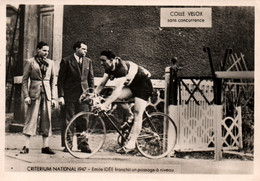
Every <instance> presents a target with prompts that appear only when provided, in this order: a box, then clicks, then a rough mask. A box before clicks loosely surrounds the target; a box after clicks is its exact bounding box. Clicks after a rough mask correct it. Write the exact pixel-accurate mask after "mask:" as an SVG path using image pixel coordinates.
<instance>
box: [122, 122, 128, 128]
mask: <svg viewBox="0 0 260 181" xmlns="http://www.w3.org/2000/svg"><path fill="white" fill-rule="evenodd" d="M129 127H130V125H129V124H128V123H127V122H124V124H123V125H121V126H120V128H121V129H128V128H129Z"/></svg>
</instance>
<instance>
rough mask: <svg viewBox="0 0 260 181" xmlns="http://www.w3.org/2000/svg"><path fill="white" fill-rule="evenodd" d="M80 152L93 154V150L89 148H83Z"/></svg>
mask: <svg viewBox="0 0 260 181" xmlns="http://www.w3.org/2000/svg"><path fill="white" fill-rule="evenodd" d="M80 150H81V152H84V153H91V149H90V148H89V146H81V147H80Z"/></svg>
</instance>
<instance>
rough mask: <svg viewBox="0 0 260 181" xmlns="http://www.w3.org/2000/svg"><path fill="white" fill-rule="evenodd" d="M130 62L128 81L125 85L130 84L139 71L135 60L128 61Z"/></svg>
mask: <svg viewBox="0 0 260 181" xmlns="http://www.w3.org/2000/svg"><path fill="white" fill-rule="evenodd" d="M128 63H129V64H130V67H129V70H128V74H127V75H126V82H125V85H130V84H131V82H132V81H133V79H134V78H135V75H136V74H137V71H138V65H137V64H135V63H133V62H128Z"/></svg>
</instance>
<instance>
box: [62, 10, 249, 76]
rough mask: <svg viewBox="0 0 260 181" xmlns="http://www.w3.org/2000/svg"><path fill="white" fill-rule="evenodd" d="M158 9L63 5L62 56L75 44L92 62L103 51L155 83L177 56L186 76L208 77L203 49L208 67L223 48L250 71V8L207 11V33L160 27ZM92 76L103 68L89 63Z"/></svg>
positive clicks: (218, 56) (196, 29) (99, 73)
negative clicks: (241, 55) (238, 56)
mask: <svg viewBox="0 0 260 181" xmlns="http://www.w3.org/2000/svg"><path fill="white" fill-rule="evenodd" d="M160 8H161V7H159V6H64V24H63V53H62V55H63V56H67V55H69V54H71V53H73V49H72V45H73V43H74V42H75V41H76V40H80V39H81V40H84V41H86V42H87V44H88V51H89V52H88V56H89V57H90V58H91V59H93V60H98V57H99V53H100V51H101V50H103V49H106V48H109V49H111V50H113V51H114V52H115V53H116V54H117V55H118V56H120V57H121V58H123V59H125V60H132V61H134V62H136V63H137V64H140V65H142V66H144V67H146V68H147V69H148V70H150V71H151V73H152V75H153V76H152V78H156V79H160V78H162V77H163V75H164V69H165V67H166V66H169V65H170V59H171V58H172V57H173V56H177V57H178V60H179V62H180V64H181V66H182V67H183V69H182V71H181V74H183V75H186V76H208V75H209V76H210V75H211V72H210V65H209V61H208V56H207V54H206V53H204V52H203V51H202V49H203V47H204V46H209V47H210V48H211V49H212V56H213V61H214V65H215V66H217V64H218V63H219V61H222V60H223V59H224V54H225V51H226V49H227V48H232V49H233V51H234V52H237V53H240V52H242V53H244V54H245V59H246V61H247V64H248V66H249V69H250V70H253V69H254V7H212V28H160ZM94 71H95V76H101V75H102V73H103V69H101V68H100V66H99V62H97V61H95V62H94Z"/></svg>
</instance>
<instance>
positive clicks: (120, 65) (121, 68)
mask: <svg viewBox="0 0 260 181" xmlns="http://www.w3.org/2000/svg"><path fill="white" fill-rule="evenodd" d="M115 59H116V63H115V68H114V70H112V71H111V70H105V73H106V74H108V77H109V79H110V80H113V79H114V78H120V77H125V76H126V75H127V74H128V70H129V68H130V64H131V63H133V62H130V61H123V60H121V58H119V57H116V58H115ZM150 76H151V74H150V72H149V71H148V70H146V69H145V68H143V67H141V66H138V70H137V73H136V75H135V76H134V78H133V80H132V82H131V83H130V85H128V86H129V88H130V89H131V91H132V93H133V95H134V96H135V97H139V98H142V99H144V100H148V98H149V97H150V96H151V94H152V91H153V87H152V83H151V80H150Z"/></svg>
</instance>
